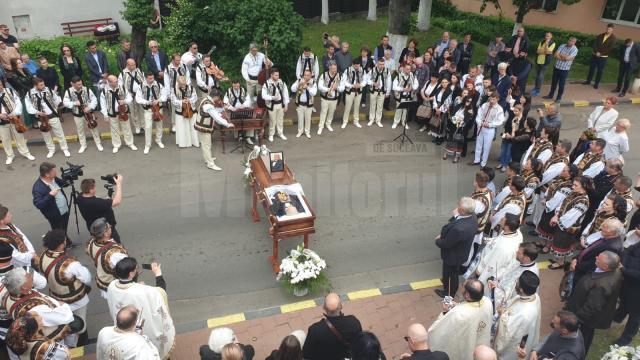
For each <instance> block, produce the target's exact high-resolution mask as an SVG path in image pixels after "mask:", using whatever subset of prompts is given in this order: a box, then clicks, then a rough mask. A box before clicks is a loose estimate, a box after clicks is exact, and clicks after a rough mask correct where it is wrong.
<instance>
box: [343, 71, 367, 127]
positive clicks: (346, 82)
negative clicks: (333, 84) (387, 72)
mask: <svg viewBox="0 0 640 360" xmlns="http://www.w3.org/2000/svg"><path fill="white" fill-rule="evenodd" d="M367 82H368V80H367V79H366V72H365V71H364V69H363V68H362V66H361V65H360V59H354V60H353V65H351V66H350V67H349V68H348V69H347V70H345V71H344V74H342V87H343V88H344V93H345V94H346V95H345V101H344V111H343V113H342V128H343V129H344V128H346V127H347V123H349V113H350V112H351V107H353V125H355V126H356V127H362V126H360V108H359V107H358V104H360V101H361V100H362V90H363V89H364V87H365V86H366V85H367ZM354 104H355V105H354Z"/></svg>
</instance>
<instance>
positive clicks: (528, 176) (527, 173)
mask: <svg viewBox="0 0 640 360" xmlns="http://www.w3.org/2000/svg"><path fill="white" fill-rule="evenodd" d="M543 168H544V163H543V162H542V161H540V160H538V159H529V160H527V162H526V163H525V164H524V166H523V168H522V174H520V175H521V176H522V178H523V179H524V183H525V188H524V194H525V195H526V197H527V205H526V207H525V216H527V214H530V213H531V212H533V207H532V206H531V205H532V203H533V199H534V197H535V194H534V192H535V191H536V189H537V188H538V185H539V184H540V179H542V170H543Z"/></svg>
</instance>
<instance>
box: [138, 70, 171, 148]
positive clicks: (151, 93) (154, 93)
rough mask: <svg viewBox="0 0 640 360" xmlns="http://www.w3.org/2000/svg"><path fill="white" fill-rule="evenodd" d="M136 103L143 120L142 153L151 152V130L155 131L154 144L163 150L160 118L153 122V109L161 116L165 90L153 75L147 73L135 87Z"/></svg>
mask: <svg viewBox="0 0 640 360" xmlns="http://www.w3.org/2000/svg"><path fill="white" fill-rule="evenodd" d="M135 97H136V103H137V104H138V105H139V106H141V107H142V117H143V119H144V124H143V125H144V153H145V155H146V154H148V153H149V150H151V139H152V135H153V134H152V133H153V128H154V127H155V130H156V137H155V140H156V144H158V147H159V148H161V149H163V148H164V144H162V133H163V132H164V127H163V126H162V125H163V124H162V117H161V118H160V119H155V120H154V113H153V107H154V106H156V107H158V109H159V110H158V114H160V116H162V107H163V104H164V103H165V102H166V101H167V92H166V91H165V88H164V87H163V86H162V85H160V83H158V82H157V81H156V80H155V78H154V77H153V73H150V72H148V73H147V74H146V75H145V80H144V82H143V83H142V84H141V85H140V86H136V87H135Z"/></svg>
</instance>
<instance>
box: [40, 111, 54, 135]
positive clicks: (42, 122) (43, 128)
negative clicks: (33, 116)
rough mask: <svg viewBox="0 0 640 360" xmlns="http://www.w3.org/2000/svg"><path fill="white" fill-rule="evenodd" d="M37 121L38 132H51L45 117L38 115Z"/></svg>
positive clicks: (47, 118) (47, 119)
mask: <svg viewBox="0 0 640 360" xmlns="http://www.w3.org/2000/svg"><path fill="white" fill-rule="evenodd" d="M38 121H39V122H40V131H42V132H49V131H51V125H49V117H48V116H47V115H38Z"/></svg>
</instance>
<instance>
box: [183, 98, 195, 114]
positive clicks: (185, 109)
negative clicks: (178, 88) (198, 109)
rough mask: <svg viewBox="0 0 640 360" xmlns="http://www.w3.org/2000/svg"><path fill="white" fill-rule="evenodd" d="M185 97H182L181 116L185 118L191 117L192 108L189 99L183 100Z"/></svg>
mask: <svg viewBox="0 0 640 360" xmlns="http://www.w3.org/2000/svg"><path fill="white" fill-rule="evenodd" d="M185 99H186V98H184V97H183V99H182V100H183V102H182V103H183V104H184V105H183V109H182V117H183V118H186V119H191V118H192V117H193V108H191V101H189V100H187V101H184V100H185Z"/></svg>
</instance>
